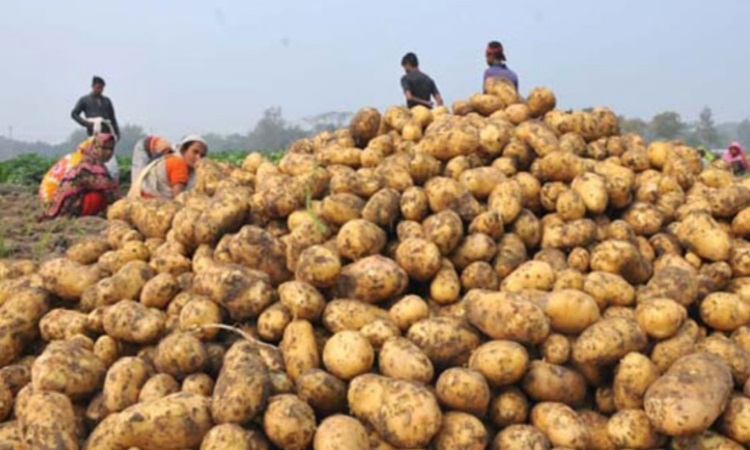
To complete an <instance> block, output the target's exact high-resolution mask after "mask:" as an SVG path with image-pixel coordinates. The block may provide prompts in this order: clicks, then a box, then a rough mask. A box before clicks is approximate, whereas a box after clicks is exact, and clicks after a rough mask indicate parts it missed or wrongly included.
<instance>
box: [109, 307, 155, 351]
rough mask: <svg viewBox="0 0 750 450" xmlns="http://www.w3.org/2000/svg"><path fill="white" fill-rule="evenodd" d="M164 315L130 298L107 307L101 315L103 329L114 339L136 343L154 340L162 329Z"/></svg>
mask: <svg viewBox="0 0 750 450" xmlns="http://www.w3.org/2000/svg"><path fill="white" fill-rule="evenodd" d="M164 325H165V316H164V313H162V312H161V311H159V310H156V309H152V308H146V307H145V306H143V305H141V304H140V303H138V302H134V301H132V300H122V301H120V302H117V303H116V304H114V305H112V306H110V307H108V308H107V309H105V311H104V315H103V317H102V326H103V328H104V331H105V332H106V333H107V334H108V335H110V336H112V337H113V338H115V339H118V340H121V341H125V342H132V343H137V344H147V343H152V342H155V341H156V340H157V339H158V338H159V337H160V336H161V334H162V332H163V331H164Z"/></svg>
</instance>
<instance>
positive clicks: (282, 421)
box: [263, 394, 315, 450]
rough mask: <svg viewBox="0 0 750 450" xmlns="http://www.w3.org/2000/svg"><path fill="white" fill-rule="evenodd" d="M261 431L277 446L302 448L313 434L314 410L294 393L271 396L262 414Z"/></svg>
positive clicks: (290, 448) (291, 449)
mask: <svg viewBox="0 0 750 450" xmlns="http://www.w3.org/2000/svg"><path fill="white" fill-rule="evenodd" d="M263 431H265V434H266V436H267V437H268V439H269V440H270V441H271V443H272V444H274V445H276V446H277V447H279V448H284V449H288V450H304V449H306V448H308V446H309V445H310V444H311V443H312V441H313V438H314V436H315V412H314V411H313V409H312V408H311V407H310V406H309V405H308V404H307V403H305V402H304V401H303V400H301V399H300V398H299V397H297V396H296V395H291V394H283V395H277V396H275V397H271V399H270V400H269V401H268V408H267V409H266V410H265V413H264V414H263Z"/></svg>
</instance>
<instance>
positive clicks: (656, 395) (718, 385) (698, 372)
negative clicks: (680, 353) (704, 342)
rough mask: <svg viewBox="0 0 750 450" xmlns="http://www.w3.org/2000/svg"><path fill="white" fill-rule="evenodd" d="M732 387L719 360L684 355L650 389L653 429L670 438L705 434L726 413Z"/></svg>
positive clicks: (648, 404)
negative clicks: (725, 409)
mask: <svg viewBox="0 0 750 450" xmlns="http://www.w3.org/2000/svg"><path fill="white" fill-rule="evenodd" d="M732 385H733V383H732V374H731V372H730V371H729V368H728V367H727V366H726V364H724V362H723V361H721V359H719V358H718V357H716V356H713V355H709V354H706V353H695V354H692V355H688V356H684V357H682V358H680V359H678V360H677V361H676V362H675V363H674V364H673V365H672V367H670V368H669V370H668V371H667V372H666V373H665V374H664V375H663V376H662V377H660V378H659V379H658V380H656V381H655V382H654V383H653V384H651V386H650V387H649V388H648V390H647V391H646V395H645V397H644V401H643V406H644V410H645V411H646V414H647V416H648V419H649V421H650V422H651V424H652V425H653V426H654V428H656V429H657V430H658V431H659V432H661V433H664V434H666V435H668V436H687V435H693V434H698V433H702V432H704V431H706V430H707V429H708V428H709V427H710V426H711V424H713V423H714V421H715V420H716V419H717V418H718V417H719V416H720V414H721V412H722V411H723V410H724V408H725V406H726V404H727V402H728V401H729V396H730V394H731V392H732Z"/></svg>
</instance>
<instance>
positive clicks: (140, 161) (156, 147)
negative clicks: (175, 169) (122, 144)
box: [130, 136, 174, 185]
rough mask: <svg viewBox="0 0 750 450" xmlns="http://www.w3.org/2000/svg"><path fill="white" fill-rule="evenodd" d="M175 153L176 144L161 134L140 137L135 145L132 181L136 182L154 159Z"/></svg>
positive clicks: (132, 182)
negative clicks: (160, 135)
mask: <svg viewBox="0 0 750 450" xmlns="http://www.w3.org/2000/svg"><path fill="white" fill-rule="evenodd" d="M170 153H174V146H173V145H172V143H171V142H169V141H168V140H166V139H164V138H162V137H159V136H146V137H144V138H143V139H139V140H138V142H136V143H135V147H133V160H132V161H133V162H132V166H131V171H130V183H131V185H132V184H135V182H136V180H137V179H138V176H139V175H140V174H141V172H142V171H143V169H145V168H146V166H148V165H149V164H151V162H153V161H154V160H156V159H158V158H161V157H163V156H165V155H167V154H170Z"/></svg>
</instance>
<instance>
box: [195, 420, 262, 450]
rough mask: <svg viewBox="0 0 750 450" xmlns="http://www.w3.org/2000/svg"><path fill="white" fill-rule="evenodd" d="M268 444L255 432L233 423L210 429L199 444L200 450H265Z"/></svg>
mask: <svg viewBox="0 0 750 450" xmlns="http://www.w3.org/2000/svg"><path fill="white" fill-rule="evenodd" d="M268 448H270V447H269V443H268V441H267V440H266V438H265V437H263V435H262V434H261V433H259V432H258V431H256V430H246V429H244V428H242V427H241V426H239V425H236V424H233V423H224V424H220V425H216V426H214V427H213V428H211V429H210V430H209V431H208V433H206V436H205V437H204V438H203V441H202V442H201V447H200V450H267V449H268Z"/></svg>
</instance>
